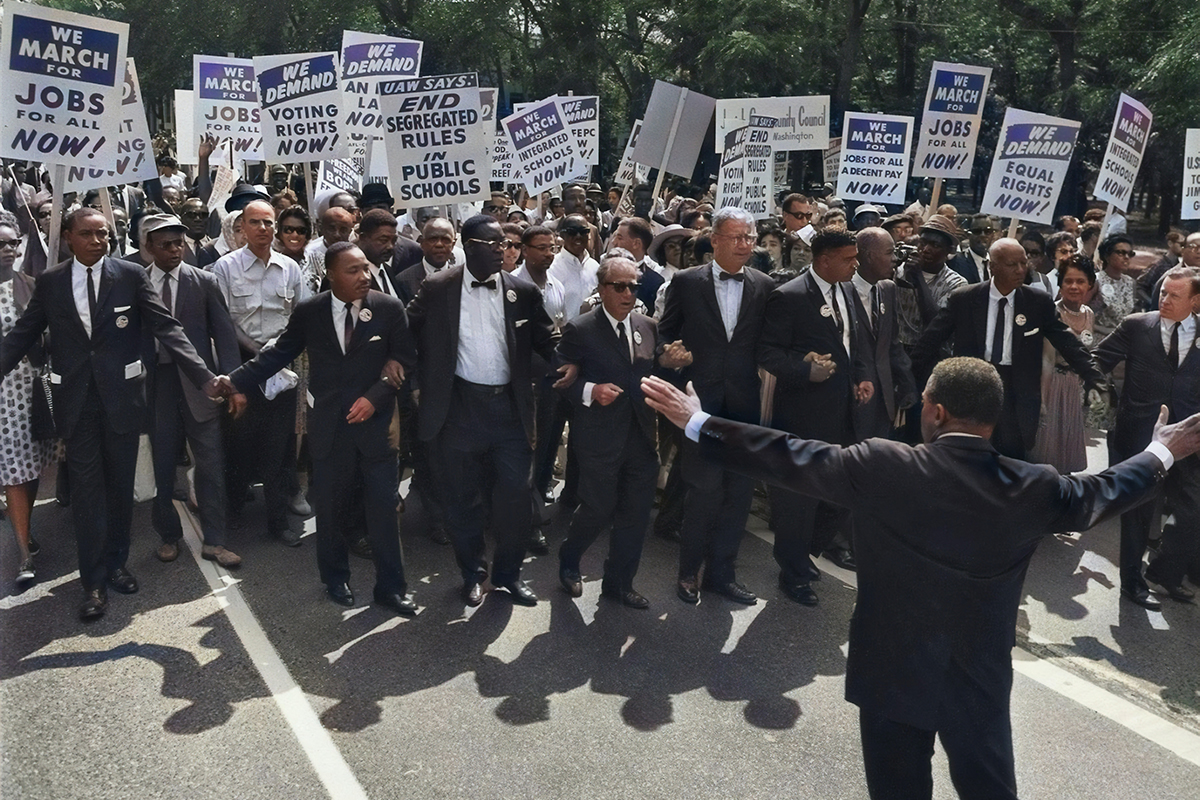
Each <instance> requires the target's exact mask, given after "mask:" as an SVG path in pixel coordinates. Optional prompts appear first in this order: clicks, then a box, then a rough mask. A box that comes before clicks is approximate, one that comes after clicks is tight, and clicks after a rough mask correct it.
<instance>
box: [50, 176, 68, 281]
mask: <svg viewBox="0 0 1200 800" xmlns="http://www.w3.org/2000/svg"><path fill="white" fill-rule="evenodd" d="M50 183H51V186H50V255H49V256H47V257H46V264H47V265H49V266H53V265H55V264H57V263H58V237H59V234H60V233H61V232H62V210H63V208H62V198H63V196H62V187H63V186H65V185H66V183H67V165H66V164H55V165H54V180H52V181H51V182H50Z"/></svg>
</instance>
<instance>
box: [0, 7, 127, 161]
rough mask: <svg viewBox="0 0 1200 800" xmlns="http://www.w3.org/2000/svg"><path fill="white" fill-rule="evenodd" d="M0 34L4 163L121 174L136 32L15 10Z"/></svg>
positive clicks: (50, 12)
mask: <svg viewBox="0 0 1200 800" xmlns="http://www.w3.org/2000/svg"><path fill="white" fill-rule="evenodd" d="M4 12H5V20H4V29H3V32H2V33H0V53H2V55H0V156H3V157H5V158H16V159H21V160H23V161H24V160H29V161H42V162H45V163H47V164H63V165H66V166H69V167H81V168H84V169H86V168H88V167H97V166H100V167H103V168H104V169H114V168H115V167H116V162H117V138H118V136H119V135H120V130H121V119H122V114H121V95H122V86H123V84H124V82H125V48H126V45H127V43H128V40H129V26H128V25H126V24H124V23H120V22H109V21H108V20H104V19H96V18H95V17H86V16H83V15H82V14H72V13H69V12H66V11H56V10H54V9H50V8H42V7H40V6H35V5H27V4H25V3H8V4H7V5H6V6H5V9H4Z"/></svg>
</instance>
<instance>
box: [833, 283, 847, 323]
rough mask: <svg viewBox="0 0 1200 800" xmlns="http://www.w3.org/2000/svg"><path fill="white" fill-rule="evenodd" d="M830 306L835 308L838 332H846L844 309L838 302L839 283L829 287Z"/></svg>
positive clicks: (834, 320)
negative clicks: (843, 317)
mask: <svg viewBox="0 0 1200 800" xmlns="http://www.w3.org/2000/svg"><path fill="white" fill-rule="evenodd" d="M829 307H830V308H832V309H833V324H834V325H837V329H838V333H845V332H846V322H845V320H843V319H842V311H841V309H839V308H838V304H837V284H836V283H835V284H834V285H833V286H830V287H829Z"/></svg>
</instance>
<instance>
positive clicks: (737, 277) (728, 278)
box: [721, 272, 746, 283]
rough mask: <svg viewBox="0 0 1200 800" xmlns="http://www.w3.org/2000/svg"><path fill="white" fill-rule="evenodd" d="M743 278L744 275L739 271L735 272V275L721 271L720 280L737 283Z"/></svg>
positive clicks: (744, 277)
mask: <svg viewBox="0 0 1200 800" xmlns="http://www.w3.org/2000/svg"><path fill="white" fill-rule="evenodd" d="M745 279H746V275H745V274H744V273H741V272H739V273H737V274H736V275H730V274H729V273H728V272H722V273H721V280H723V281H737V282H738V283H741V282H742V281H744V280H745Z"/></svg>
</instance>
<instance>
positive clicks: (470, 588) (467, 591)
mask: <svg viewBox="0 0 1200 800" xmlns="http://www.w3.org/2000/svg"><path fill="white" fill-rule="evenodd" d="M462 598H463V602H464V603H466V604H467V605H469V606H470V607H471V608H475V606H477V605H479V604H480V603H482V602H483V587H482V586H481V585H479V583H478V582H473V583H464V584H463V588H462Z"/></svg>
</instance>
